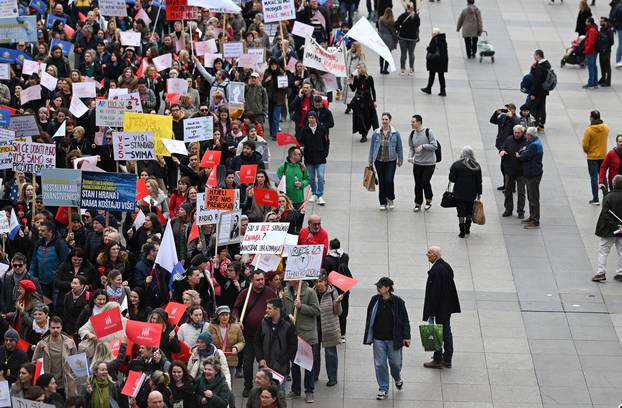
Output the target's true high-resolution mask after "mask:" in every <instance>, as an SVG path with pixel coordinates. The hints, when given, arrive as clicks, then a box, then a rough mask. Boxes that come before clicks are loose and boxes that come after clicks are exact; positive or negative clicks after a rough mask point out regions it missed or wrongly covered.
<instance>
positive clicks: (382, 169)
mask: <svg viewBox="0 0 622 408" xmlns="http://www.w3.org/2000/svg"><path fill="white" fill-rule="evenodd" d="M374 164H375V165H376V172H377V173H378V200H379V201H380V205H387V200H395V184H394V183H393V179H394V178H395V170H396V168H397V161H396V160H393V161H387V162H382V161H378V160H376V161H375V162H374Z"/></svg>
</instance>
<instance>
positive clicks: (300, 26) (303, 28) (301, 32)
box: [292, 21, 314, 38]
mask: <svg viewBox="0 0 622 408" xmlns="http://www.w3.org/2000/svg"><path fill="white" fill-rule="evenodd" d="M313 30H314V28H313V26H312V25H309V24H305V23H301V22H300V21H296V22H294V28H292V34H294V35H297V36H298V37H302V38H307V37H311V36H312V35H313Z"/></svg>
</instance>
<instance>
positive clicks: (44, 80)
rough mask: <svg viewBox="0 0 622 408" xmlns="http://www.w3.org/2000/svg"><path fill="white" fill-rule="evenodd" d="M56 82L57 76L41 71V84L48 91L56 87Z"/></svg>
mask: <svg viewBox="0 0 622 408" xmlns="http://www.w3.org/2000/svg"><path fill="white" fill-rule="evenodd" d="M57 82H58V78H55V77H53V76H52V75H50V74H48V73H47V72H45V71H44V72H42V73H41V85H42V86H44V87H45V88H46V89H48V90H50V91H54V90H55V89H56V83H57Z"/></svg>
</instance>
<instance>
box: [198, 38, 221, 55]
mask: <svg viewBox="0 0 622 408" xmlns="http://www.w3.org/2000/svg"><path fill="white" fill-rule="evenodd" d="M194 48H195V50H196V51H197V52H196V54H197V55H205V54H215V53H217V52H218V47H217V46H216V40H215V39H214V38H211V39H209V40H207V41H197V42H195V43H194Z"/></svg>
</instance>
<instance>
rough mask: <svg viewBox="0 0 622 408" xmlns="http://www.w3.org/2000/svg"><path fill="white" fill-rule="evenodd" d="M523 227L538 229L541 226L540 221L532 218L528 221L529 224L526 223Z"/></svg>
mask: <svg viewBox="0 0 622 408" xmlns="http://www.w3.org/2000/svg"><path fill="white" fill-rule="evenodd" d="M523 228H525V229H538V228H540V223H539V222H536V221H534V220H531V221H530V222H528V223H527V224H525V225H524V226H523Z"/></svg>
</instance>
